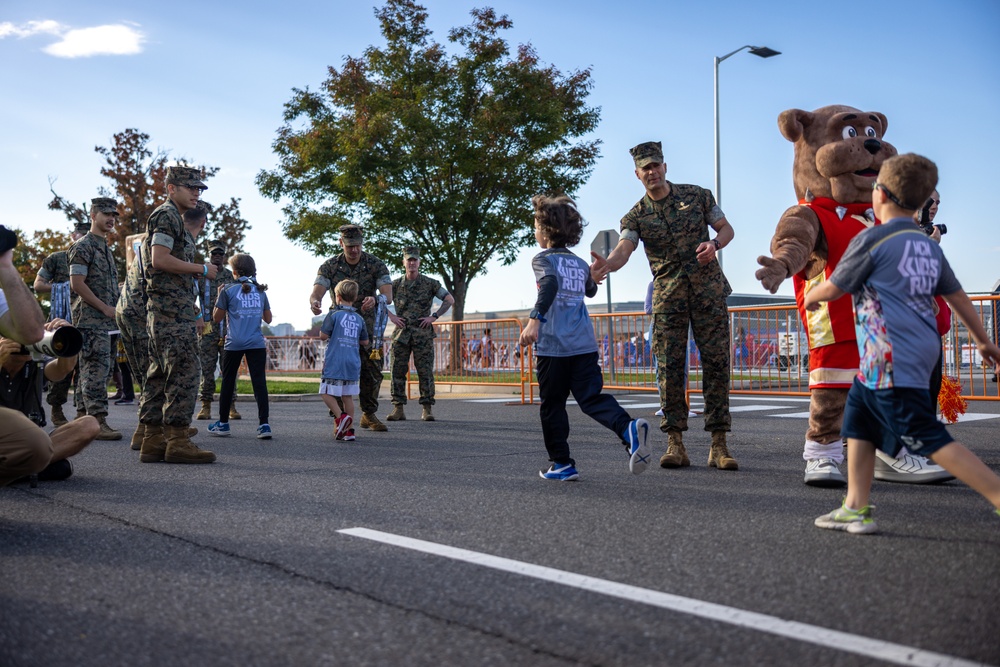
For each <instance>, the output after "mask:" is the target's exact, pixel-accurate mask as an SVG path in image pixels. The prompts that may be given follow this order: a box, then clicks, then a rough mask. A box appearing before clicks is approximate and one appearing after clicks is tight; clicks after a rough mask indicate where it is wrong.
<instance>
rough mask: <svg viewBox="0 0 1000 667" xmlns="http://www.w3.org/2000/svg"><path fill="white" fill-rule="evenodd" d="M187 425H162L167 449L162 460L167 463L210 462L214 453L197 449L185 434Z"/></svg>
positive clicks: (213, 459)
mask: <svg viewBox="0 0 1000 667" xmlns="http://www.w3.org/2000/svg"><path fill="white" fill-rule="evenodd" d="M187 431H188V427H187V426H164V427H163V434H164V436H165V437H166V440H167V451H166V454H165V455H164V457H163V460H164V461H166V462H167V463H212V462H213V461H215V454H213V453H212V452H210V451H207V450H204V449H198V448H197V447H195V445H194V443H193V442H191V438H189V437H188V434H187Z"/></svg>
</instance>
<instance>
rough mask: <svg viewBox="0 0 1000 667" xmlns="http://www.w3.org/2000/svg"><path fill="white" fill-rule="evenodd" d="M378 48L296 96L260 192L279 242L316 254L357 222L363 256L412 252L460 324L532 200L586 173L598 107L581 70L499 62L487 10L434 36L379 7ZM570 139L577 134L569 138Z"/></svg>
mask: <svg viewBox="0 0 1000 667" xmlns="http://www.w3.org/2000/svg"><path fill="white" fill-rule="evenodd" d="M375 15H376V17H377V18H378V20H379V22H380V24H381V29H382V34H383V36H384V37H385V40H386V44H385V46H383V47H381V48H377V47H375V46H371V47H368V48H367V49H366V50H365V52H364V54H363V56H361V57H347V58H346V59H345V60H344V65H343V67H342V68H341V69H340V70H337V69H335V68H333V67H330V68H329V77H328V78H327V80H326V81H325V82H324V83H323V85H322V87H321V89H320V90H318V91H310V90H308V89H304V90H299V89H296V90H295V91H294V94H293V96H292V99H291V100H290V101H289V102H287V103H286V104H285V112H284V125H283V126H282V127H281V128H279V130H278V136H277V139H276V140H275V142H274V145H273V148H274V151H275V153H276V154H277V156H278V158H279V166H278V167H277V168H276V169H274V170H272V171H261V172H260V173H259V174H258V176H257V185H258V187H259V188H260V191H261V193H262V194H264V196H266V197H269V198H271V199H274V200H276V201H277V200H279V199H285V200H287V202H288V203H287V205H286V206H285V207H284V214H285V220H284V222H283V227H284V231H285V235H286V236H287V237H288V238H289V239H291V240H293V241H294V242H296V243H298V244H300V245H302V246H304V247H306V248H308V249H310V250H312V251H314V252H316V253H317V254H323V255H328V254H331V253H333V252H335V251H337V249H338V245H337V240H338V235H337V228H338V227H339V226H340V225H342V224H346V223H351V222H353V223H359V224H363V225H364V226H365V249H366V250H367V251H369V252H372V253H373V254H375V255H377V256H379V257H381V258H383V259H385V260H387V263H388V264H390V265H396V264H398V263H399V262H401V255H402V249H403V247H404V246H407V245H417V246H419V247H420V248H421V255H422V265H423V266H422V269H421V270H422V271H424V272H426V273H431V274H439V275H441V277H442V278H443V281H444V284H445V286H446V287H447V288H448V290H449V291H450V292H451V293H452V294H453V295H454V296H455V299H456V305H455V319H456V320H460V319H462V316H463V313H464V301H465V294H466V290H467V289H468V285H469V282H470V281H471V280H472V279H473V278H474V277H476V276H478V275H481V274H482V273H483V272H484V270H485V265H486V263H487V262H488V261H490V260H491V259H493V258H499V259H500V260H501V261H502V262H503V263H505V264H507V263H511V262H513V261H514V260H515V258H516V256H517V251H518V249H520V248H522V247H525V246H528V245H530V244H531V243H533V242H534V235H533V226H532V213H531V207H530V204H529V201H530V198H531V196H532V195H534V194H537V193H539V192H548V193H560V192H565V193H572V192H574V191H575V190H576V189H577V188H578V187H580V186H581V185H582V184H583V183H584V181H585V180H586V178H587V177H588V176H589V175H590V172H591V170H592V168H593V165H594V162H595V160H596V158H597V156H598V146H599V143H600V142H599V141H598V140H590V141H587V140H579V138H580V137H583V136H584V135H587V134H588V133H590V132H592V131H593V130H594V129H595V128H596V126H597V123H598V120H599V109H596V108H590V107H587V106H586V103H585V102H586V98H587V95H588V94H589V91H590V89H591V87H592V82H591V78H590V70H589V69H585V70H581V71H576V72H572V73H570V74H568V75H565V76H564V75H563V74H562V73H560V71H559V70H557V69H556V68H555V67H553V66H551V65H542V64H541V63H540V61H539V59H538V56H537V54H536V53H535V51H534V49H533V48H532V47H531V46H530V45H522V46H520V47H518V49H517V52H516V53H514V54H511V52H510V49H509V47H508V45H507V43H506V42H505V41H504V40H503V39H502V37H501V36H500V34H501V32H502V31H504V30H507V29H509V28H510V27H511V25H512V24H511V21H510V20H509V19H508V18H507V17H506V16H498V15H497V14H496V13H495V12H494V10H492V9H475V10H473V11H472V12H471V15H472V19H473V20H472V23H471V24H470V25H468V26H464V27H461V28H455V29H452V30H451V31H450V33H449V35H448V40H449V42H450V43H451V46H452V48H453V49H454V50H455V52H454V53H451V52H449V51H448V50H447V49H446V48H445V46H443V45H441V44H439V43H437V42H435V41H433V40H432V39H431V35H430V32H429V30H428V29H427V27H426V25H425V24H426V20H427V12H426V11H425V9H424V8H423V7H421V6H419V5H417V4H415V3H414V2H412V1H411V0H389V1H388V2H387V3H386V5H385V6H384V7H382V8H381V9H377V10H376V11H375ZM573 140H577V141H576V142H575V143H574V141H573Z"/></svg>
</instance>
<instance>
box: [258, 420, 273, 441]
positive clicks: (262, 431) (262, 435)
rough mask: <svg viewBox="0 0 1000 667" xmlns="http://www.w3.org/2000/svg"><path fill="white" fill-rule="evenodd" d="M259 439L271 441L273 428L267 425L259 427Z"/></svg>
mask: <svg viewBox="0 0 1000 667" xmlns="http://www.w3.org/2000/svg"><path fill="white" fill-rule="evenodd" d="M257 439H258V440H270V439H271V427H270V426H268V425H267V424H261V425H260V426H258V427H257Z"/></svg>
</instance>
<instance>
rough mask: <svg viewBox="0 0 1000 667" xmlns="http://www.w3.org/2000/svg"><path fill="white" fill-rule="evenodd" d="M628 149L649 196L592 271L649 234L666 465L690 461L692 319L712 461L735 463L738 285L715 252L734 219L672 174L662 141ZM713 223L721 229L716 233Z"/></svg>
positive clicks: (621, 260) (623, 257)
mask: <svg viewBox="0 0 1000 667" xmlns="http://www.w3.org/2000/svg"><path fill="white" fill-rule="evenodd" d="M629 152H630V153H631V155H632V157H633V160H634V161H635V173H636V176H637V177H638V178H639V180H640V181H642V182H643V185H644V186H645V188H646V195H645V196H644V197H643V198H642V199H641V200H639V202H638V203H636V205H635V206H633V207H632V210H630V211H629V212H628V213H627V214H626V215H625V217H623V218H622V221H621V240H620V241H619V243H618V246H617V247H616V248H615V250H614V251H613V252H612V253H611V254H610V255H609V256H608V258H607V262H606V264H605V262H604V260H596V261H595V263H594V265H593V266H592V272H593V271H597V272H600V270H601V269H602V268H603V269H604V270H605V273H606V271H607V270H611V271H613V270H616V269H618V268H620V267H621V266H623V265H624V264H625V262H627V261H628V258H629V256H630V255H631V253H632V252H633V251H634V250H635V249H636V248H638V247H639V242H640V241H642V243H643V245H644V247H645V251H646V257H647V259H648V260H649V268H650V270H651V271H652V274H653V282H654V285H653V309H652V316H653V352H654V354H656V359H657V369H656V381H657V384H658V386H659V390H660V403H661V405H662V407H663V418H662V420H661V422H660V429H661V430H662V431H665V432H666V433H667V437H668V446H667V452H666V454H664V455H663V457H661V459H660V465H661V466H663V467H664V468H674V467H680V466H686V465H690V461H689V459H688V456H687V453H686V451H685V448H684V445H683V441H682V438H681V433H682V432H683V431H686V430H687V427H688V424H687V419H688V405H687V401H686V400H685V396H684V391H685V385H686V378H685V369H684V365H685V364H684V361H685V355H686V354H687V339H688V336H687V334H688V326H689V325H690V327H691V330H692V331H693V333H694V340H695V343H696V344H697V345H698V349H699V350H700V352H701V364H702V373H703V375H702V392H703V394H704V397H705V430H706V431H710V432H711V433H712V447H711V451H710V454H709V459H708V465H710V466H713V467H717V468H720V469H724V470H736V469H737V468H738V465H737V463H736V460H735V459H734V458H733V457H732V456H731V455H730V454H729V450H728V448H727V444H726V433H727V432H728V431H729V430H730V427H731V420H730V415H729V355H730V347H729V314H728V312H727V309H726V297H727V296H729V294H730V293H731V292H732V289H731V288H730V286H729V282H728V281H727V280H726V277H725V276H724V275H723V273H722V267H721V266H720V265H719V262H718V260H717V259H716V252H717V251H718V250H720V249H721V248H722V247H723V246H725V245H727V244H728V243H729V241H731V240H732V238H733V229H732V226H730V224H729V222H728V221H727V220H726V217H725V214H724V213H723V212H722V210H721V209H720V208H719V206H718V205H717V204H716V203H715V198H714V197H713V196H712V193H711V192H710V191H708V190H705V189H704V188H701V187H698V186H696V185H681V184H675V183H671V182H670V181H667V180H666V171H667V168H666V165H665V164H664V163H663V152H662V149H661V147H660V143H659V142H646V143H642V144H639V145H638V146H636V147H635V148H632V149H631V150H630V151H629ZM709 227H711V228H712V229H714V230H715V232H716V237H715V238H714V239H711V240H709ZM598 277H599V278H601V279H603V277H604V275H603V274H599V275H598Z"/></svg>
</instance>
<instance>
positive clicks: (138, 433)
mask: <svg viewBox="0 0 1000 667" xmlns="http://www.w3.org/2000/svg"><path fill="white" fill-rule="evenodd" d="M145 436H146V425H145V424H143V423H142V422H139V425H138V426H136V427H135V433H133V434H132V449H134V450H135V451H139V450H140V449H142V440H143V438H144V437H145Z"/></svg>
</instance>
